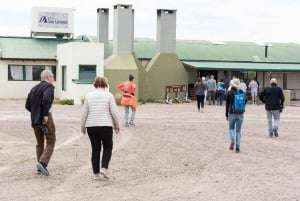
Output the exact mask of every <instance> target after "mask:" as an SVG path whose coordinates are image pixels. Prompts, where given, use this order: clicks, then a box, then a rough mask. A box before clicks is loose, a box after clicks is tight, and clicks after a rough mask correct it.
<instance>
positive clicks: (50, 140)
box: [33, 113, 56, 165]
mask: <svg viewBox="0 0 300 201" xmlns="http://www.w3.org/2000/svg"><path fill="white" fill-rule="evenodd" d="M43 126H45V127H47V129H48V131H49V133H48V134H47V135H44V134H43V132H42V125H34V126H33V131H34V134H35V138H36V142H37V144H36V157H37V161H38V162H42V163H45V164H46V165H48V163H49V161H50V158H51V156H52V154H53V151H54V146H55V141H56V136H55V125H54V121H53V117H52V115H51V114H50V113H49V115H48V122H47V124H46V125H43ZM45 139H46V146H45Z"/></svg>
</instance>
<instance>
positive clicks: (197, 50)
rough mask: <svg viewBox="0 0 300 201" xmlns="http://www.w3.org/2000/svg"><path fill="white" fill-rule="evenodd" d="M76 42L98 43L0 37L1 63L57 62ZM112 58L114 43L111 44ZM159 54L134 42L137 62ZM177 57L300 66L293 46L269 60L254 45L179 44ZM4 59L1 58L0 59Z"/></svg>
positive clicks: (278, 47)
mask: <svg viewBox="0 0 300 201" xmlns="http://www.w3.org/2000/svg"><path fill="white" fill-rule="evenodd" d="M74 41H85V42H95V41H96V37H95V36H85V35H83V36H79V37H78V38H77V39H56V38H30V37H8V36H5V37H4V36H2V37H1V36H0V51H1V52H2V59H56V47H57V45H58V44H63V43H67V42H74ZM108 51H109V55H111V54H112V41H109V47H108ZM155 52H156V41H155V40H153V39H148V38H137V39H135V40H134V53H135V55H136V57H137V58H138V59H149V60H150V59H151V58H153V56H154V55H155ZM176 53H177V56H178V58H179V59H180V60H181V61H190V62H220V61H221V62H254V63H261V62H263V63H264V62H265V63H268V64H270V63H292V64H300V45H299V44H294V43H288V44H286V43H269V47H268V56H267V58H265V46H264V45H260V44H257V43H252V42H234V41H225V42H211V41H203V40H199V41H195V40H177V42H176ZM0 56H1V55H0Z"/></svg>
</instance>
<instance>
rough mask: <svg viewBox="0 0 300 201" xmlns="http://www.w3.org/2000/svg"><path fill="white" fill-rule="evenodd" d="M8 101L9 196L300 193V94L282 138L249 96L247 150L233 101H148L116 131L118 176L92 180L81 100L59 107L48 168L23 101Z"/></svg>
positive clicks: (283, 197)
mask: <svg viewBox="0 0 300 201" xmlns="http://www.w3.org/2000/svg"><path fill="white" fill-rule="evenodd" d="M0 103H1V104H0V114H1V115H0V128H1V129H0V181H1V182H0V189H1V190H0V200H1V201H6V200H11V201H21V200H22V201H24V200H30V201H35V200H39V201H46V200H47V201H48V200H53V201H54V200H55V201H56V200H59V201H62V200H68V201H69V200H72V201H77V200H78V201H86V200H88V201H89V200H107V201H125V200H126V201H136V200H145V201H152V200H153V201H160V200H161V201H186V200H188V201H191V200H193V201H194V200H195V201H196V200H197V201H198V200H205V201H207V200H213V201H219V200H222V201H227V200H228V201H237V200H240V201H250V200H251V201H252V200H255V201H257V200H263V201H296V200H300V165H299V164H300V163H299V161H300V146H299V144H300V143H299V142H300V135H299V130H300V107H297V106H298V105H299V104H298V102H293V103H292V104H291V105H293V106H287V107H285V109H284V111H283V113H282V115H281V126H280V130H279V137H278V138H269V137H268V132H267V122H266V114H265V110H264V106H263V105H247V111H246V113H245V121H244V124H243V129H242V140H241V152H240V153H235V152H233V151H230V150H229V142H230V141H229V135H228V125H227V121H226V119H225V114H224V113H225V106H209V105H205V110H204V112H203V113H201V112H198V111H197V109H196V103H195V102H192V103H186V104H171V105H167V104H145V105H140V106H138V109H137V114H136V125H135V126H134V127H128V128H125V127H122V128H121V132H120V134H119V135H114V150H113V156H112V159H111V163H110V168H109V169H110V175H111V177H112V178H111V179H110V180H109V181H105V180H100V181H99V180H98V181H95V180H93V177H92V168H91V162H90V157H91V148H90V142H89V139H88V136H87V135H82V134H81V133H80V115H81V107H82V106H79V105H78V106H62V105H55V106H54V112H53V116H54V120H55V123H56V128H57V143H56V148H55V151H54V154H53V157H52V159H51V161H50V164H49V167H48V170H49V172H50V176H41V175H37V174H35V171H36V169H35V163H36V158H35V143H36V142H35V138H34V135H33V130H32V129H31V127H30V119H29V113H28V112H27V111H25V109H24V100H0ZM119 113H120V120H121V122H122V118H123V115H124V111H123V108H122V107H119Z"/></svg>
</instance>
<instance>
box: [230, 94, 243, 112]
mask: <svg viewBox="0 0 300 201" xmlns="http://www.w3.org/2000/svg"><path fill="white" fill-rule="evenodd" d="M245 107H246V93H243V92H242V93H240V92H239V90H237V93H236V94H235V95H234V101H233V106H232V111H233V114H243V113H244V112H245Z"/></svg>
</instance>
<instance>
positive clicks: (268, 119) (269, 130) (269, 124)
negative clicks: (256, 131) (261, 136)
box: [266, 110, 273, 137]
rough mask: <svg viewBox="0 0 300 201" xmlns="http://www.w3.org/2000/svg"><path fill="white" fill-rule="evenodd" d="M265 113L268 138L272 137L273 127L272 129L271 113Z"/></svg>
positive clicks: (267, 111)
mask: <svg viewBox="0 0 300 201" xmlns="http://www.w3.org/2000/svg"><path fill="white" fill-rule="evenodd" d="M266 113H267V122H268V132H269V135H270V137H272V136H273V127H272V111H271V110H266Z"/></svg>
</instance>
